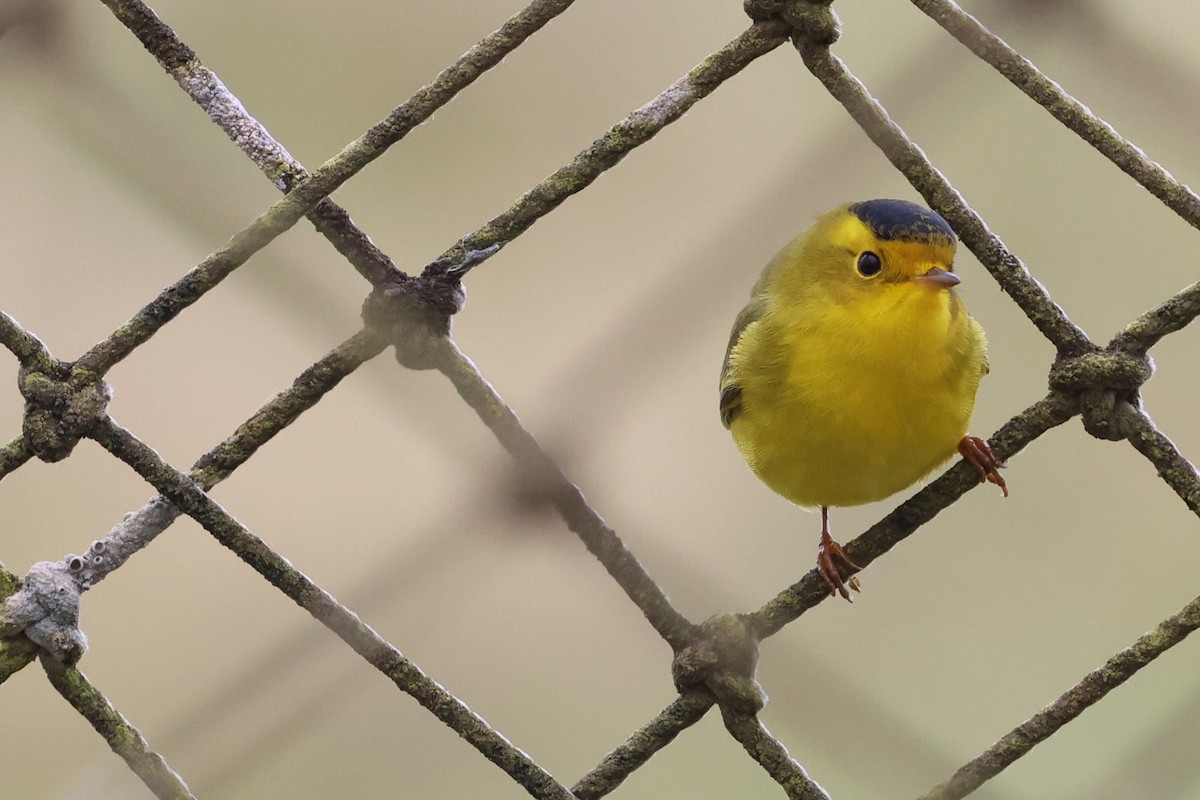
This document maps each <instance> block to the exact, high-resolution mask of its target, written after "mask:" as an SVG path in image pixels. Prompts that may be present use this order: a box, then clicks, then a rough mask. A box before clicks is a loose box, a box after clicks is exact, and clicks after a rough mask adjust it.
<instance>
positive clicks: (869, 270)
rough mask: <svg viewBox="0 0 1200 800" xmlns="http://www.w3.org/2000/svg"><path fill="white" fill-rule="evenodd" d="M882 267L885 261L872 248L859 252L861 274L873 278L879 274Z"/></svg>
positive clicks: (859, 270) (859, 271)
mask: <svg viewBox="0 0 1200 800" xmlns="http://www.w3.org/2000/svg"><path fill="white" fill-rule="evenodd" d="M881 269H883V262H882V261H880V260H879V256H877V255H876V254H874V253H872V252H871V251H870V250H867V251H866V252H863V253H859V254H858V274H859V275H862V276H863V277H864V278H871V277H874V276H875V275H878V274H879V270H881Z"/></svg>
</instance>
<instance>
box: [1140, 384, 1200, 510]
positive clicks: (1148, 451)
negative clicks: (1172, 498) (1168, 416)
mask: <svg viewBox="0 0 1200 800" xmlns="http://www.w3.org/2000/svg"><path fill="white" fill-rule="evenodd" d="M1120 425H1121V431H1122V433H1123V434H1124V437H1125V438H1126V439H1128V440H1129V443H1130V444H1131V445H1133V448H1134V449H1135V450H1137V451H1138V452H1139V453H1141V454H1142V455H1143V456H1145V457H1146V460H1148V461H1149V462H1150V463H1151V464H1153V465H1154V468H1155V470H1157V471H1158V476H1159V477H1160V478H1162V479H1163V480H1164V481H1165V482H1166V484H1167V485H1168V486H1170V487H1171V489H1172V490H1173V491H1174V492H1175V494H1177V495H1179V499H1181V500H1183V502H1184V503H1185V504H1186V505H1187V507H1188V508H1189V509H1190V510H1191V512H1192V513H1193V514H1196V515H1197V516H1200V473H1197V472H1196V466H1195V465H1194V464H1192V462H1190V461H1188V460H1187V459H1186V458H1184V456H1183V453H1181V452H1179V448H1178V447H1176V446H1175V443H1174V442H1172V441H1171V440H1170V439H1169V438H1168V437H1167V435H1166V434H1165V433H1163V432H1162V431H1160V430H1159V429H1158V428H1157V427H1156V426H1155V424H1154V420H1152V419H1150V415H1149V414H1147V413H1146V412H1145V411H1143V410H1142V409H1140V408H1134V407H1133V406H1131V405H1128V404H1126V405H1125V406H1123V408H1122V417H1121V420H1120Z"/></svg>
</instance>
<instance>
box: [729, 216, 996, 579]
mask: <svg viewBox="0 0 1200 800" xmlns="http://www.w3.org/2000/svg"><path fill="white" fill-rule="evenodd" d="M955 244H956V240H955V236H954V231H953V230H951V228H950V226H949V225H948V224H947V223H946V221H945V220H944V219H942V217H941V216H939V215H938V214H936V213H934V212H932V211H930V210H929V209H927V208H923V207H922V206H919V205H917V204H915V203H910V202H908V201H906V200H867V201H865V202H861V203H851V204H848V205H844V206H841V207H839V208H836V209H834V210H833V211H830V212H829V213H827V214H825V215H823V216H822V217H820V218H819V219H818V220H817V221H816V223H814V224H813V226H812V227H811V228H810V229H809V230H808V231H806V232H805V233H803V234H801V235H800V236H798V237H797V238H796V239H794V240H793V241H792V242H791V243H790V244H788V245H787V246H786V247H784V248H783V250H781V251H780V252H779V254H778V255H776V256H775V258H774V259H772V260H771V263H769V264H767V266H766V269H764V270H763V273H762V276H761V277H760V278H759V279H758V282H757V283H756V284H755V285H754V289H753V290H752V291H751V293H750V302H749V304H747V306H746V307H745V308H744V309H742V312H741V313H740V314H738V316H737V320H736V321H735V322H734V324H733V332H732V333H731V334H730V336H729V347H728V348H727V349H726V351H725V363H724V364H723V365H722V367H721V421H722V422H723V423H724V424H725V427H727V428H729V430H730V431H731V432H732V433H733V439H734V441H735V442H736V443H737V446H738V448H739V449H740V450H741V452H742V455H743V456H745V458H746V461H747V462H748V463H749V465H750V468H751V469H752V470H754V473H755V474H756V475H758V477H759V478H760V479H761V480H762V481H763V483H765V484H766V485H767V486H769V487H770V488H771V489H773V490H774V491H776V492H778V493H779V494H780V495H782V496H783V497H785V498H787V499H788V500H790V501H792V502H793V503H795V504H796V505H799V506H804V507H809V508H812V507H816V506H820V508H821V544H820V547H819V548H818V551H817V569H818V570H819V571H820V574H821V576H822V577H823V578H824V579H825V582H826V583H827V584H828V585H829V590H830V593H831V594H832V593H834V592H837V593H840V594H841V596H842V597H844V598H846V599H847V600H850V599H851V597H850V593H849V591H847V585H849V587H850V588H852V589H855V590H856V591H857V590H858V588H859V586H858V581H857V578H855V577H853V576H852V575H853V573H854V572H856V571H858V569H859V567H858V566H857V565H856V564H854V562H852V561H851V560H850V559H849V558H848V557H847V556H846V554H845V553H844V552H843V551H842V548H841V545H839V544H838V543H837V542H835V541H834V540H833V537H832V536H831V535H830V531H829V507H830V506H854V505H860V504H862V503H870V502H873V501H875V500H882V499H883V498H885V497H888V496H889V495H892V494H895V493H896V492H898V491H900V490H902V489H905V488H907V487H909V486H911V485H912V484H914V483H916V482H917V481H918V480H920V479H921V478H923V477H925V476H926V475H928V474H929V473H930V472H931V471H932V470H933V469H935V468H936V467H937V466H939V465H940V464H942V463H944V462H945V461H947V460H948V459H949V458H950V457H951V456H952V455H953V454H954V453H955V451H957V452H959V453H961V454H962V455H963V457H964V458H965V459H966V460H967V461H969V462H970V463H971V464H972V465H973V466H974V467H975V468H976V469H977V470H978V471H979V476H980V481H981V482H982V481H983V480H988V481H991V482H992V483H994V484H996V485H997V486H999V487H1000V489H1001V490H1002V491H1003V492H1004V495H1005V496H1008V487H1007V486H1006V485H1005V482H1004V478H1003V477H1002V476H1001V475H1000V473H999V471H998V468H1000V467H1003V466H1004V465H1003V464H1000V463H998V462H997V460H996V459H995V457H994V456H993V455H992V452H991V448H989V447H988V444H987V442H985V441H984V440H982V439H979V438H977V437H974V436H967V435H966V434H967V424H968V423H969V422H970V419H971V411H972V410H973V409H974V406H975V393H976V391H977V390H978V388H979V381H980V379H981V378H982V377H983V376H984V375H986V374H987V371H988V362H987V342H986V340H985V338H984V334H983V329H982V328H981V327H980V326H979V323H978V322H976V321H975V320H974V319H972V318H971V317H970V316H969V315H968V314H967V310H966V308H965V307H964V306H963V303H962V300H961V299H959V297H958V294H957V293H956V292H955V290H954V287H955V286H957V285H958V283H959V277H958V276H957V275H955V274H954V272H953V269H954V263H953V262H954V249H955ZM847 576H850V577H849V580H847Z"/></svg>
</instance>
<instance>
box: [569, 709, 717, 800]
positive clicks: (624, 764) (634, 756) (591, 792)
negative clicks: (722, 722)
mask: <svg viewBox="0 0 1200 800" xmlns="http://www.w3.org/2000/svg"><path fill="white" fill-rule="evenodd" d="M713 702H714V700H713V696H712V695H711V694H709V693H708V692H705V691H690V692H685V693H683V694H681V695H679V697H677V698H675V701H674V702H672V703H671V705H669V706H667V707H666V708H664V709H663V710H662V711H661V712H659V714H658V716H656V717H655V718H654V719H652V720H650V721H649V722H647V723H646V724H645V725H643V726H642V727H641V728H639V729H638V730H637V731H636V732H634V734H633V735H632V736H630V737H629V738H628V739H627V740H626V741H625V742H623V743H622V744H621V745H619V746H618V747H617V748H616V749H615V750H613V751H612V752H611V753H609V754H608V755H607V756H605V757H604V760H603V761H601V762H600V763H599V764H597V765H596V768H595V769H593V770H592V771H591V772H589V773H588V774H587V775H584V776H583V777H582V778H580V779H579V782H578V783H576V784H575V785H574V786H572V787H571V793H572V794H574V795H575V796H576V797H577V798H579V800H597V799H598V798H601V797H604V796H605V795H607V794H609V793H610V792H612V791H613V790H614V789H616V788H617V787H618V786H620V785H621V782H622V781H624V780H625V779H626V778H628V777H629V776H630V775H631V774H632V773H633V771H634V770H635V769H637V768H638V767H640V766H642V765H643V764H645V763H646V762H647V761H649V760H650V757H651V756H653V755H654V754H655V753H657V752H658V751H659V750H661V749H663V748H664V747H666V746H667V745H669V744H670V743H671V742H672V741H674V740H675V737H676V736H678V735H679V734H680V733H682V732H683V731H685V730H687V729H688V728H690V727H691V726H693V725H695V724H696V723H697V722H699V721H700V720H701V719H702V718H703V717H704V715H705V714H706V713H707V712H708V709H710V708H712V705H713Z"/></svg>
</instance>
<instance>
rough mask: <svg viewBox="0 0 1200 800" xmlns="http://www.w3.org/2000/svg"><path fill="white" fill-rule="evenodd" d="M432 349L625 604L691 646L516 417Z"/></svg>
mask: <svg viewBox="0 0 1200 800" xmlns="http://www.w3.org/2000/svg"><path fill="white" fill-rule="evenodd" d="M432 343H433V344H434V346H433V347H432V348H431V349H432V352H433V355H434V358H435V363H436V365H437V369H438V370H439V371H440V372H441V373H442V374H444V375H445V376H446V377H447V378H449V379H450V382H451V383H452V384H454V388H455V389H457V390H458V394H459V396H461V397H462V399H463V400H464V401H465V402H466V403H467V405H469V406H470V407H471V408H472V409H473V410H474V411H475V413H476V414H478V415H479V418H480V419H481V420H482V421H483V423H484V424H485V425H487V426H488V428H489V429H490V430H491V431H492V433H493V434H494V435H495V436H496V438H497V439H498V440H499V441H500V444H501V445H502V446H503V447H504V449H505V450H507V451H508V452H509V455H511V456H512V457H513V459H514V460H515V461H516V462H517V464H518V466H520V467H521V469H522V471H523V472H524V473H525V475H526V477H527V479H528V480H529V484H530V486H531V487H533V489H534V491H536V492H538V493H539V494H540V495H541V498H542V499H544V500H545V502H547V503H549V504H553V506H554V507H555V508H556V509H557V510H558V513H559V514H560V515H561V516H562V518H563V519H564V520H565V521H566V523H567V527H569V528H570V529H571V530H572V531H574V532H575V533H576V534H577V535H578V536H579V538H580V539H582V540H583V543H584V545H586V546H587V549H588V550H589V551H591V553H592V554H593V555H594V556H596V558H597V559H598V560H599V561H600V563H601V564H603V565H604V568H605V569H606V570H608V573H609V574H610V575H612V577H613V579H614V580H615V581H616V582H617V583H618V584H619V585H620V587H621V588H622V589H624V590H625V594H627V595H628V596H629V599H631V600H633V602H634V603H635V604H636V605H637V607H638V608H639V609H641V611H642V613H643V614H644V615H645V616H646V619H647V620H649V621H650V624H651V625H653V626H654V629H655V630H656V631H658V633H659V635H660V636H662V637H663V639H665V640H666V641H667V643H668V644H670V645H671V647H672V648H673V649H675V650H680V649H682V648H683V647H685V646H686V645H687V644H688V643H689V642H691V641H692V640H693V639H694V638H695V636H696V635H697V633H698V628H697V627H696V626H695V625H693V624H692V623H691V622H689V621H688V620H687V618H685V617H684V616H683V615H682V614H680V613H679V612H678V611H676V610H675V609H674V608H673V607H672V606H671V602H670V600H668V599H667V596H666V595H665V594H664V593H663V590H662V589H661V588H659V586H658V584H656V583H655V582H654V579H653V578H651V577H650V576H649V574H647V573H646V570H645V569H644V568H643V567H642V565H641V564H640V563H638V560H637V558H635V557H634V555H633V553H631V552H630V551H629V549H628V548H626V547H625V544H624V543H623V542H622V541H621V539H620V537H618V536H617V534H616V532H614V531H613V530H612V528H610V527H608V525H606V524H605V522H604V520H603V519H602V518H601V517H600V515H599V514H598V513H596V511H595V510H594V509H593V508H592V507H591V506H590V505H588V503H587V500H585V499H584V497H583V493H582V492H581V491H580V490H579V487H577V486H576V485H575V484H573V483H571V481H570V480H568V479H567V477H566V475H564V474H563V472H562V470H561V469H560V468H559V466H558V465H557V464H556V463H555V462H554V459H552V458H550V456H549V455H547V454H546V452H545V451H544V450H543V449H542V447H541V445H540V444H538V442H537V440H536V439H534V438H533V436H532V435H531V434H530V433H529V432H528V431H527V430H525V428H524V427H522V425H521V421H520V420H519V419H517V415H516V414H515V413H513V410H512V409H511V408H509V407H508V405H507V404H506V403H505V402H504V400H503V398H501V397H500V395H499V393H497V392H496V390H495V388H494V387H493V386H492V385H491V384H490V383H488V382H487V381H486V380H485V379H484V378H483V376H482V375H480V374H479V370H478V369H477V368H476V366H475V365H474V364H473V363H472V362H471V360H470V359H469V358H467V357H466V356H465V355H463V354H462V352H461V351H460V350H459V349H458V347H457V346H456V345H455V344H454V342H452V341H450V340H449V339H444V338H438V339H435V340H433V342H432Z"/></svg>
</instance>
